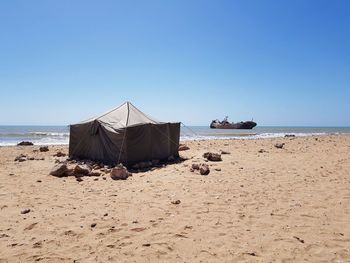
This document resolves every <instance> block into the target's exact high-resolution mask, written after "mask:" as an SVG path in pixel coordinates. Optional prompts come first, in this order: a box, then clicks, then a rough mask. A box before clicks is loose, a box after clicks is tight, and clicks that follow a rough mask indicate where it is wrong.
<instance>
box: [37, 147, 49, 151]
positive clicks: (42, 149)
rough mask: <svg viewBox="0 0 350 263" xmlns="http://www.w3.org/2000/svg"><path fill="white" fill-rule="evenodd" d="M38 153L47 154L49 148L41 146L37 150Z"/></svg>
mask: <svg viewBox="0 0 350 263" xmlns="http://www.w3.org/2000/svg"><path fill="white" fill-rule="evenodd" d="M39 151H40V152H48V151H49V146H42V147H40V148H39Z"/></svg>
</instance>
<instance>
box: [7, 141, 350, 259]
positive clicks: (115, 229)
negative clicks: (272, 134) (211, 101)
mask: <svg viewBox="0 0 350 263" xmlns="http://www.w3.org/2000/svg"><path fill="white" fill-rule="evenodd" d="M282 142H284V143H285V145H284V147H283V148H282V149H277V148H275V147H274V144H275V143H282ZM186 144H187V145H188V146H189V147H190V150H188V151H182V152H180V155H181V156H182V157H184V158H186V159H187V160H185V161H184V162H181V163H177V164H171V165H168V166H166V167H163V168H159V169H156V170H153V171H147V172H142V173H134V174H133V176H132V177H130V178H129V179H128V180H125V181H114V180H112V179H111V178H110V177H109V176H108V175H106V176H100V177H84V178H83V181H81V182H78V181H77V180H76V179H75V178H74V177H65V178H57V177H53V176H50V175H49V172H50V170H51V168H52V167H53V166H54V164H55V160H56V159H60V160H64V159H65V158H64V157H61V158H57V157H54V156H53V154H55V153H56V152H57V151H59V150H61V151H63V152H66V153H67V152H68V148H67V147H66V146H50V147H49V151H48V152H44V153H41V152H37V151H36V150H37V149H38V148H39V147H38V146H26V147H25V146H21V147H0V167H1V169H0V262H34V261H38V262H74V260H76V262H302V261H309V262H349V261H350V136H345V135H334V136H318V137H303V138H301V137H300V138H280V139H260V140H216V141H192V142H186ZM262 149H263V151H261V150H262ZM33 150H34V151H35V152H33ZM220 150H224V151H228V152H230V154H225V155H222V158H223V161H222V162H207V164H208V165H209V166H210V170H211V171H210V174H209V175H207V176H201V175H199V173H198V172H191V171H190V167H191V165H192V163H201V162H202V163H203V162H204V158H203V157H202V155H203V153H204V152H206V151H211V152H219V151H220ZM259 151H260V152H259ZM20 154H27V155H28V156H31V157H35V158H38V159H40V158H42V157H44V158H45V160H32V161H30V160H27V161H24V162H15V161H14V159H15V157H16V156H18V155H20ZM104 178H105V179H104ZM176 200H180V203H179V204H173V203H176V202H175V201H176ZM25 209H30V211H29V212H28V213H23V214H22V213H21V212H26V211H24V210H25Z"/></svg>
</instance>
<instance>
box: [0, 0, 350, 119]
mask: <svg viewBox="0 0 350 263" xmlns="http://www.w3.org/2000/svg"><path fill="white" fill-rule="evenodd" d="M349 14H350V1H347V0H346V1H345V0H344V1H340V0H339V1H338V0H337V1H331V0H328V1H323V0H314V1H310V0H293V1H287V0H286V1H283V0H274V1H269V0H263V1H262V0H240V1H238V0H227V1H220V0H210V1H205V0H198V1H191V0H183V1H181V0H176V1H166V0H165V1H164V0H159V1H152V0H149V1H143V0H142V1H116V0H115V1H112V0H111V1H104V0H101V1H100V0H99V1H97V0H96V1H88V0H74V1H71V0H56V1H47V0H42V1H40V0H36V1H28V0H23V1H17V0H8V1H6V0H4V1H1V2H0V34H1V38H0V95H1V104H0V124H3V125H6V124H69V123H75V122H78V121H81V120H83V119H87V118H89V117H91V116H95V115H98V114H99V113H103V112H105V111H107V110H109V109H110V108H113V107H115V106H118V105H119V104H121V103H123V102H124V101H127V100H128V101H131V102H133V103H134V104H135V105H136V106H137V107H139V108H140V109H141V110H143V111H144V112H146V113H148V114H150V115H152V116H154V117H155V118H157V119H159V120H163V121H182V122H184V123H185V124H187V125H201V124H203V125H208V124H209V123H210V121H211V120H212V119H216V118H223V117H224V116H225V115H229V117H230V120H233V121H240V120H247V119H251V118H252V117H254V120H256V121H257V122H258V124H259V125H309V126H315V125H316V126H350V106H349V105H350V103H349V100H350V15H349Z"/></svg>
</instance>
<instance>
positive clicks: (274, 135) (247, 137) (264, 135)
mask: <svg viewBox="0 0 350 263" xmlns="http://www.w3.org/2000/svg"><path fill="white" fill-rule="evenodd" d="M332 134H339V133H332ZM286 135H295V136H296V137H306V136H323V135H330V133H326V132H314V133H290V132H289V133H261V134H252V135H243V136H242V135H240V136H234V135H233V136H226V137H223V136H215V135H213V136H208V135H206V136H202V135H193V136H190V135H185V136H181V137H180V140H181V141H202V140H229V139H240V140H254V139H269V138H283V137H285V136H286Z"/></svg>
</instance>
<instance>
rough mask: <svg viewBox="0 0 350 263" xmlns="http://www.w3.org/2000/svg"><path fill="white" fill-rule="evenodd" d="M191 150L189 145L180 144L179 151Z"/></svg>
mask: <svg viewBox="0 0 350 263" xmlns="http://www.w3.org/2000/svg"><path fill="white" fill-rule="evenodd" d="M189 149H190V147H188V146H187V145H185V144H180V145H179V151H187V150H189Z"/></svg>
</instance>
